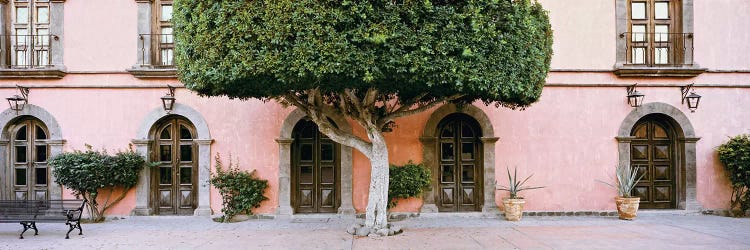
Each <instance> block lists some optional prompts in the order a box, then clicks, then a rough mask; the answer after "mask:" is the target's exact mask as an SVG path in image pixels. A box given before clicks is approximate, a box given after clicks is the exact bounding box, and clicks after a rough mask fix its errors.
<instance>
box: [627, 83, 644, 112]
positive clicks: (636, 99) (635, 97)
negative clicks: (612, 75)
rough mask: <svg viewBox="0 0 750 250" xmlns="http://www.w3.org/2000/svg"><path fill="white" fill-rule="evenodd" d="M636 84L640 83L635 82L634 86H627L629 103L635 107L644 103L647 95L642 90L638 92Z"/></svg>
mask: <svg viewBox="0 0 750 250" xmlns="http://www.w3.org/2000/svg"><path fill="white" fill-rule="evenodd" d="M636 85H638V84H637V83H636V84H633V85H632V86H628V87H627V90H628V104H629V105H630V106H631V107H633V108H637V107H640V106H641V104H643V97H645V95H644V94H642V93H641V92H638V90H636V89H635V87H636Z"/></svg>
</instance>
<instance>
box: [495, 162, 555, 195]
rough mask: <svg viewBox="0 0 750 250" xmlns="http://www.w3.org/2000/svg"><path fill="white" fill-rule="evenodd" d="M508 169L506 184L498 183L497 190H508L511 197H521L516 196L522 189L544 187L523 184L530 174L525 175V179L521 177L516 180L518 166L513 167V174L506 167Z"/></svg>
mask: <svg viewBox="0 0 750 250" xmlns="http://www.w3.org/2000/svg"><path fill="white" fill-rule="evenodd" d="M506 170H508V186H503V185H499V187H498V188H497V190H504V191H508V192H509V193H510V198H511V199H523V197H518V192H521V191H524V190H531V189H539V188H544V187H528V186H524V185H525V184H526V181H528V180H529V179H530V178H531V176H534V175H533V174H532V175H529V176H528V177H526V179H523V181H519V180H518V176H517V173H518V167H516V168H514V169H513V175H511V174H510V169H508V168H506Z"/></svg>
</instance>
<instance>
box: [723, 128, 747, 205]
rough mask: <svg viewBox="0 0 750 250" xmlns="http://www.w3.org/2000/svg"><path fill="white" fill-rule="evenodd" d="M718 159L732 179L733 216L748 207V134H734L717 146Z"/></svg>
mask: <svg viewBox="0 0 750 250" xmlns="http://www.w3.org/2000/svg"><path fill="white" fill-rule="evenodd" d="M718 151H719V160H720V161H721V163H722V164H724V169H725V170H726V171H727V174H728V175H729V180H731V181H732V188H733V190H732V198H731V203H730V205H731V207H730V209H731V210H732V211H733V213H734V215H735V216H743V215H744V214H745V212H744V211H746V210H748V209H750V191H748V189H750V135H747V134H743V135H738V136H735V137H733V138H731V139H729V141H727V142H726V143H724V144H722V145H721V146H719V148H718Z"/></svg>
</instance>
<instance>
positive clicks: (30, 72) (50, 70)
mask: <svg viewBox="0 0 750 250" xmlns="http://www.w3.org/2000/svg"><path fill="white" fill-rule="evenodd" d="M64 76H65V67H63V66H52V67H45V68H32V69H13V68H3V69H0V79H8V78H35V79H61V78H63V77H64Z"/></svg>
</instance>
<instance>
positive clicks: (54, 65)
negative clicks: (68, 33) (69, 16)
mask: <svg viewBox="0 0 750 250" xmlns="http://www.w3.org/2000/svg"><path fill="white" fill-rule="evenodd" d="M64 2H65V1H64V0H10V1H2V0H0V3H3V4H4V6H3V7H4V8H5V9H6V11H5V12H3V15H4V16H3V18H1V19H0V24H2V27H3V28H4V29H5V30H6V31H7V33H5V34H4V35H3V36H2V40H1V43H0V44H2V45H1V46H0V49H1V50H0V51H2V55H0V64H1V65H2V69H0V77H25V76H30V77H55V78H59V77H62V76H63V75H64V72H63V66H62V45H61V43H60V42H61V39H60V37H61V36H62V34H61V33H62V27H63V26H62V22H63V18H62V13H64V12H63V9H62V7H63V3H64Z"/></svg>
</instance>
